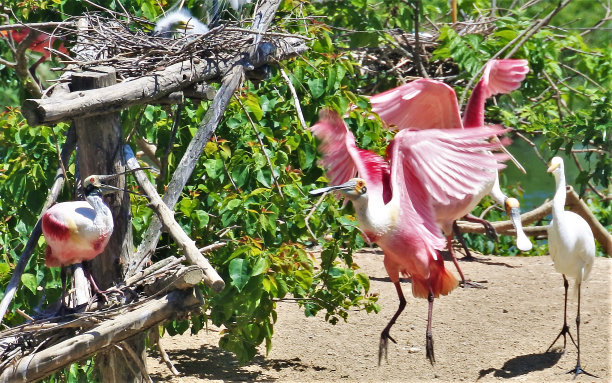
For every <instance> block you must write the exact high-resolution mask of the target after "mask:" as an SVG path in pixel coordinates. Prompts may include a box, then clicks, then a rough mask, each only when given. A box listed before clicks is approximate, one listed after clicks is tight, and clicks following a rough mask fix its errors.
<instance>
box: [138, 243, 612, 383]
mask: <svg viewBox="0 0 612 383" xmlns="http://www.w3.org/2000/svg"><path fill="white" fill-rule="evenodd" d="M382 258H383V256H382V254H381V253H379V252H374V253H361V254H358V255H357V256H356V257H355V260H356V262H357V263H358V264H359V266H360V267H361V268H362V270H363V271H364V272H365V273H366V274H368V275H370V278H371V282H372V283H371V291H372V292H378V293H379V294H380V298H379V301H378V302H379V304H380V306H381V307H382V309H381V311H380V313H378V314H366V313H365V312H353V313H351V314H350V315H349V319H348V322H340V323H338V324H337V325H335V326H332V325H330V324H328V323H326V322H325V321H324V320H323V319H322V316H321V315H319V316H318V317H314V318H306V317H304V314H303V310H302V309H301V308H300V307H299V306H298V305H297V304H295V303H290V302H280V303H279V304H278V321H277V323H276V325H275V334H274V338H273V349H272V351H271V352H270V354H269V355H268V356H265V349H263V348H262V349H261V351H260V354H259V355H258V356H257V357H256V358H255V359H254V360H253V361H252V362H251V363H250V364H247V365H245V366H241V365H239V364H238V363H237V361H236V359H235V358H234V357H233V355H232V354H231V353H228V352H225V351H223V350H220V349H219V348H218V347H217V344H218V339H219V332H218V329H216V328H212V329H209V331H208V332H206V331H201V332H200V333H199V334H198V335H197V336H191V335H188V334H186V335H184V336H177V337H173V338H171V337H165V338H163V344H164V346H165V348H166V349H167V351H168V354H169V356H170V358H171V360H172V361H173V362H174V363H175V366H176V368H177V369H178V371H179V372H181V373H182V376H181V377H173V376H172V374H171V373H170V371H169V370H168V368H167V367H166V366H165V364H163V362H161V363H160V359H159V356H158V355H156V354H153V355H150V356H149V359H148V361H147V363H148V367H149V371H150V372H151V373H152V375H151V376H152V378H153V380H155V381H160V382H161V381H164V382H165V381H171V382H185V383H191V382H203V381H249V382H251V381H276V382H313V381H319V382H399V381H401V382H413V381H414V382H418V381H428V382H429V381H439V382H455V381H467V382H476V381H478V382H491V381H500V380H507V379H512V380H514V381H521V382H569V381H572V375H569V374H566V371H568V370H570V369H572V368H573V367H574V366H575V365H576V354H577V353H576V348H575V347H574V345H573V344H571V341H570V340H569V339H568V347H567V351H566V352H565V354H562V353H561V352H560V351H559V350H558V349H559V348H560V347H561V346H562V344H563V342H562V341H558V342H557V344H556V350H553V351H554V352H550V353H546V352H545V351H546V349H547V348H548V346H549V345H550V343H551V342H552V341H553V339H554V338H555V337H556V336H557V334H558V333H559V331H560V329H561V325H562V323H563V280H562V277H561V275H560V274H559V273H557V272H556V271H555V270H554V268H553V266H552V261H551V259H550V257H492V256H479V260H478V261H477V262H460V263H461V266H462V268H463V270H464V273H465V274H466V277H467V278H468V279H469V278H471V279H473V280H476V281H481V280H486V281H487V282H486V283H484V285H486V286H487V288H486V289H474V288H471V289H462V288H457V289H456V290H455V291H453V292H452V293H451V294H450V295H448V296H446V297H441V298H440V299H437V300H436V301H435V304H434V313H433V337H434V345H435V357H436V364H435V366H433V367H432V366H431V365H430V363H429V361H428V360H427V359H426V358H425V325H426V321H427V301H426V300H423V299H416V298H413V297H412V294H411V293H410V284H409V283H408V282H405V283H403V287H404V292H405V295H406V298H407V300H408V304H407V307H406V309H405V310H404V312H403V314H402V315H401V316H400V318H399V319H398V321H397V322H396V324H395V326H394V327H393V329H392V330H391V335H392V336H393V337H394V338H395V339H396V340H397V342H398V343H397V344H393V343H390V345H389V353H388V363H385V362H384V361H383V364H382V365H381V366H380V367H379V366H378V340H379V336H380V332H381V330H382V329H383V328H384V327H385V325H386V324H387V322H388V320H389V318H390V317H391V316H392V315H393V313H394V312H395V310H396V309H397V304H398V301H397V295H396V292H395V288H394V287H393V284H392V283H391V282H390V281H389V279H388V278H387V275H386V273H385V270H384V268H383V266H382ZM447 267H449V268H451V270H454V267H453V265H452V264H451V263H449V262H447ZM611 269H612V259H605V258H597V259H596V261H595V265H594V267H593V271H592V273H591V276H590V278H589V280H588V281H587V282H586V283H584V284H583V287H582V311H581V328H580V329H581V332H580V333H581V334H580V335H581V339H580V341H581V346H582V347H581V348H582V350H581V362H582V363H581V364H582V367H583V368H584V369H585V370H586V371H588V372H590V373H592V374H594V375H597V376H598V377H599V378H592V377H589V376H585V375H580V376H578V378H577V379H575V382H610V381H612V372H611V370H612V353H611V352H610V346H611V337H610V332H611V331H612V314H611V306H612V294H611V279H612V274H611V271H612V270H611ZM571 286H572V287H570V297H571V296H572V288H573V283H572V285H571ZM576 305H577V301H576V299H570V301H569V303H568V324H569V326H570V329H571V331H572V333H573V334H575V329H576V324H575V318H576Z"/></svg>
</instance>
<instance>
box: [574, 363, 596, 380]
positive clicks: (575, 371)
mask: <svg viewBox="0 0 612 383" xmlns="http://www.w3.org/2000/svg"><path fill="white" fill-rule="evenodd" d="M567 373H568V374H574V379H576V377H577V376H578V375H580V374H584V375H588V376H592V377H593V378H599V376H597V375H593V374H591V373H590V372H587V371H585V370H583V369H582V367H580V364H577V365H576V367H575V368H573V369H571V370H569V371H568V372H567Z"/></svg>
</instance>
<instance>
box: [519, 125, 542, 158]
mask: <svg viewBox="0 0 612 383" xmlns="http://www.w3.org/2000/svg"><path fill="white" fill-rule="evenodd" d="M514 133H515V134H516V135H517V136H519V138H521V139H522V140H523V141H525V142H526V143H528V144H529V146H531V147H532V148H533V151H534V152H535V154H536V156H538V158H539V159H540V161H542V163H543V164H544V165H546V160H545V159H544V157H543V156H542V154H540V151H539V150H538V147H537V146H536V144H535V143H533V141H531V140H530V139H529V138H527V137H525V136H524V135H523V134H521V133H519V132H516V131H515V132H514Z"/></svg>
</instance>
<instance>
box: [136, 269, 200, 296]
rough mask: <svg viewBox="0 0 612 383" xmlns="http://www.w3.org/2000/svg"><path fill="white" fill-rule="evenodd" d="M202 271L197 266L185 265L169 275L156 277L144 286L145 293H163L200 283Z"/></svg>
mask: <svg viewBox="0 0 612 383" xmlns="http://www.w3.org/2000/svg"><path fill="white" fill-rule="evenodd" d="M203 278H204V272H203V271H202V269H201V268H200V267H199V266H193V265H191V266H185V267H183V268H180V269H178V270H176V271H175V272H174V273H172V274H170V275H166V276H165V277H163V278H160V279H157V280H156V281H155V282H153V283H152V284H150V285H146V286H145V293H146V294H149V295H153V294H159V293H160V292H161V293H165V292H167V291H170V290H185V289H188V288H190V287H193V286H195V285H197V284H198V283H200V281H201V280H202V279H203Z"/></svg>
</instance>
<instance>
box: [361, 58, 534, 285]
mask: <svg viewBox="0 0 612 383" xmlns="http://www.w3.org/2000/svg"><path fill="white" fill-rule="evenodd" d="M527 72H529V67H528V66H527V61H526V60H491V61H489V62H488V63H487V65H486V67H485V70H484V74H483V76H482V78H481V79H480V81H479V82H478V84H477V85H476V87H475V88H474V90H473V92H472V94H471V96H470V99H469V101H468V104H467V107H466V110H465V114H464V116H463V121H462V120H461V116H460V114H459V105H458V103H457V98H456V95H455V91H454V90H453V89H452V88H451V87H450V86H448V85H446V84H444V83H443V82H440V81H436V80H430V79H420V80H416V81H413V82H410V83H407V84H404V85H401V86H399V87H396V88H393V89H390V90H388V91H385V92H382V93H379V94H377V95H374V96H372V97H370V101H371V103H372V111H373V112H375V113H377V114H378V115H379V116H380V117H381V119H382V120H383V121H385V122H386V123H387V124H388V126H395V127H396V128H397V129H399V130H401V129H406V128H409V129H434V128H438V129H463V128H478V127H482V126H484V125H485V122H484V106H485V101H486V99H487V98H489V97H491V96H493V95H495V94H500V93H501V94H503V93H509V92H511V91H513V90H515V89H517V88H518V87H519V86H520V84H521V81H523V79H524V78H525V75H526V74H527ZM487 194H490V195H491V196H492V197H493V199H494V200H495V201H496V202H497V203H498V204H500V205H502V206H504V207H505V211H506V213H507V214H508V215H509V216H510V219H511V221H512V224H513V225H514V228H515V229H516V232H517V241H516V244H517V247H518V248H519V249H520V250H522V251H528V250H530V249H531V247H532V244H531V242H530V241H529V239H528V238H527V236H526V235H525V233H524V232H523V229H522V224H521V220H520V204H519V202H518V201H517V200H516V199H514V198H508V197H507V196H506V195H504V193H503V192H502V191H501V189H500V187H499V177H498V174H497V173H492V174H491V175H490V177H489V178H488V179H486V180H484V182H483V183H482V184H480V185H479V187H478V188H476V189H474V193H473V194H464V195H463V196H462V197H461V198H457V197H450V198H448V199H447V200H445V201H440V200H436V199H434V201H433V208H434V214H435V217H436V222H437V223H438V225H440V227H441V228H442V230H443V232H444V234H445V235H446V238H447V246H448V250H449V251H450V253H451V256H452V258H453V262H454V263H455V266H456V267H457V270H458V271H459V274H460V275H461V278H462V280H463V282H464V283H465V278H464V276H463V273H462V272H461V269H460V268H459V265H458V264H457V262H456V257H455V255H454V251H453V248H452V246H451V241H452V235H453V231H454V232H455V233H456V234H457V236H458V238H459V240H460V241H461V242H462V244H463V245H464V248H465V250H466V255H467V256H468V257H469V256H470V253H469V250H468V249H467V246H465V244H464V242H463V239H462V237H461V233H460V232H459V229H458V227H457V225H456V223H455V221H456V220H457V219H459V218H461V217H466V216H467V217H466V219H468V220H471V221H476V222H480V223H482V224H484V225H485V228H486V229H487V233H488V234H489V235H493V236H496V234H495V230H494V229H493V227H492V226H491V225H490V224H489V223H488V222H487V221H484V220H481V219H478V218H476V217H472V216H469V215H468V213H469V212H470V211H472V210H473V209H474V207H475V206H476V205H477V204H478V203H479V202H480V200H481V199H482V198H483V197H484V196H485V195H487Z"/></svg>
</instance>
